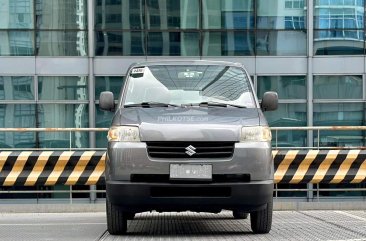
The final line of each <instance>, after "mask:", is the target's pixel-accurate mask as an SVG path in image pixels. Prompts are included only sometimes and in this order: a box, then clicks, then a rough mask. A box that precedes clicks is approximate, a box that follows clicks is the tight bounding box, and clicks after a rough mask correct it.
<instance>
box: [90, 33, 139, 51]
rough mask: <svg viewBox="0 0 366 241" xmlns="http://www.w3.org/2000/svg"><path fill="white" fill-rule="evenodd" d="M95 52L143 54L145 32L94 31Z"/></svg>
mask: <svg viewBox="0 0 366 241" xmlns="http://www.w3.org/2000/svg"><path fill="white" fill-rule="evenodd" d="M95 54H96V55H99V56H106V55H108V56H112V55H123V56H136V55H137V56H139V55H145V34H144V33H143V32H117V31H108V32H107V31H103V32H99V31H97V32H96V46H95Z"/></svg>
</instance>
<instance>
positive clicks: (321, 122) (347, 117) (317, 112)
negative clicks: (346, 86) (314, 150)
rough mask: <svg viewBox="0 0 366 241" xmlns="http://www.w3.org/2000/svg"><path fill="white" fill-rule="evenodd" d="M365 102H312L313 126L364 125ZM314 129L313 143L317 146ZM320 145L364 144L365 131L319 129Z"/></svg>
mask: <svg viewBox="0 0 366 241" xmlns="http://www.w3.org/2000/svg"><path fill="white" fill-rule="evenodd" d="M365 115H366V103H331V104H330V103H324V104H323V103H319V104H314V117H313V118H314V120H313V122H314V126H364V125H366V121H365V118H366V116H365ZM317 142H318V137H317V132H315V131H314V145H315V146H317V145H318V144H317ZM319 143H320V146H328V147H329V146H366V132H365V131H321V132H320V138H319Z"/></svg>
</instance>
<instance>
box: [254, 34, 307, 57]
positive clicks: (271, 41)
mask: <svg viewBox="0 0 366 241" xmlns="http://www.w3.org/2000/svg"><path fill="white" fill-rule="evenodd" d="M306 39H307V36H306V32H305V31H258V32H257V42H256V47H257V55H277V56H280V55H282V56H299V55H302V56H306V50H307V48H306Z"/></svg>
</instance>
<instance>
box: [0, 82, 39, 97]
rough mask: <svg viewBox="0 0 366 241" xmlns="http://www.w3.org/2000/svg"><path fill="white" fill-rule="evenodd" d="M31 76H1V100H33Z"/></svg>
mask: <svg viewBox="0 0 366 241" xmlns="http://www.w3.org/2000/svg"><path fill="white" fill-rule="evenodd" d="M33 99H34V84H33V77H31V76H0V100H33Z"/></svg>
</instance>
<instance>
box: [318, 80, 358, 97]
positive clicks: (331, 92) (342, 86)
mask: <svg viewBox="0 0 366 241" xmlns="http://www.w3.org/2000/svg"><path fill="white" fill-rule="evenodd" d="M362 90H363V86H362V76H357V75H350V76H314V98H315V99H362Z"/></svg>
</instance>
